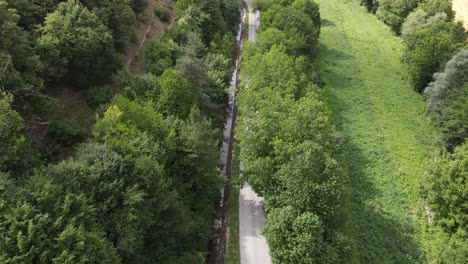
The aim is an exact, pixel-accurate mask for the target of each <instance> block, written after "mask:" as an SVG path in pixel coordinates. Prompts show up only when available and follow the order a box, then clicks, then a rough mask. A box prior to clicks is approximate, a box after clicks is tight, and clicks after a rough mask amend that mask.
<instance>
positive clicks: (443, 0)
mask: <svg viewBox="0 0 468 264" xmlns="http://www.w3.org/2000/svg"><path fill="white" fill-rule="evenodd" d="M418 9H422V10H424V11H425V12H427V13H428V14H429V15H431V16H433V15H435V14H437V13H445V14H446V15H447V16H448V18H450V19H452V18H453V17H454V16H455V12H454V11H453V10H452V1H451V0H427V1H423V2H421V3H420V4H419V6H418Z"/></svg>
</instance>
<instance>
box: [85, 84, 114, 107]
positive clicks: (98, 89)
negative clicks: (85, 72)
mask: <svg viewBox="0 0 468 264" xmlns="http://www.w3.org/2000/svg"><path fill="white" fill-rule="evenodd" d="M113 95H114V92H113V90H112V86H110V85H101V86H93V87H91V88H89V89H88V91H87V92H86V100H87V101H88V104H89V105H90V106H92V107H97V106H99V105H101V104H106V103H108V102H110V100H111V99H112V97H113Z"/></svg>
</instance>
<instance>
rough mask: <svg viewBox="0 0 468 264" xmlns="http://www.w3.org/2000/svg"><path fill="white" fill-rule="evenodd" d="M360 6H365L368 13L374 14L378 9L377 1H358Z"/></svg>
mask: <svg viewBox="0 0 468 264" xmlns="http://www.w3.org/2000/svg"><path fill="white" fill-rule="evenodd" d="M360 3H361V5H363V6H365V7H366V8H367V10H368V11H369V12H372V13H375V12H376V11H377V8H378V7H379V1H378V0H360Z"/></svg>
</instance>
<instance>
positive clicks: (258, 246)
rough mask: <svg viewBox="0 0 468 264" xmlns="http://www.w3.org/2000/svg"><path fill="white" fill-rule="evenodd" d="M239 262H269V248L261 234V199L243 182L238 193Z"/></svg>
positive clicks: (262, 221)
mask: <svg viewBox="0 0 468 264" xmlns="http://www.w3.org/2000/svg"><path fill="white" fill-rule="evenodd" d="M239 221H240V223H239V226H240V231H239V240H240V255H241V264H271V257H270V249H269V248H268V244H267V241H266V239H265V237H264V236H263V235H262V233H261V232H262V230H263V227H264V226H265V214H264V213H263V199H262V198H261V197H259V196H257V194H256V193H255V192H254V191H253V190H252V188H251V187H250V185H249V184H248V183H246V184H244V186H243V187H242V189H241V190H240V194H239Z"/></svg>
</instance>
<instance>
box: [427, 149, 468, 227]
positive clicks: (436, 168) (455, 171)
mask: <svg viewBox="0 0 468 264" xmlns="http://www.w3.org/2000/svg"><path fill="white" fill-rule="evenodd" d="M427 183H428V186H427V189H428V193H427V195H428V200H429V203H430V205H431V208H432V210H433V212H434V217H435V220H436V221H437V223H438V224H439V225H441V226H442V227H443V228H444V229H445V230H446V232H448V233H450V234H454V233H457V232H459V231H458V229H461V231H464V232H465V233H466V232H468V218H467V215H466V210H468V192H467V188H468V144H466V143H465V144H462V145H461V146H460V147H457V148H455V150H454V152H453V153H452V154H444V155H443V156H442V157H440V158H438V159H436V160H435V161H434V162H433V164H432V165H431V168H430V171H429V178H428V180H427Z"/></svg>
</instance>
